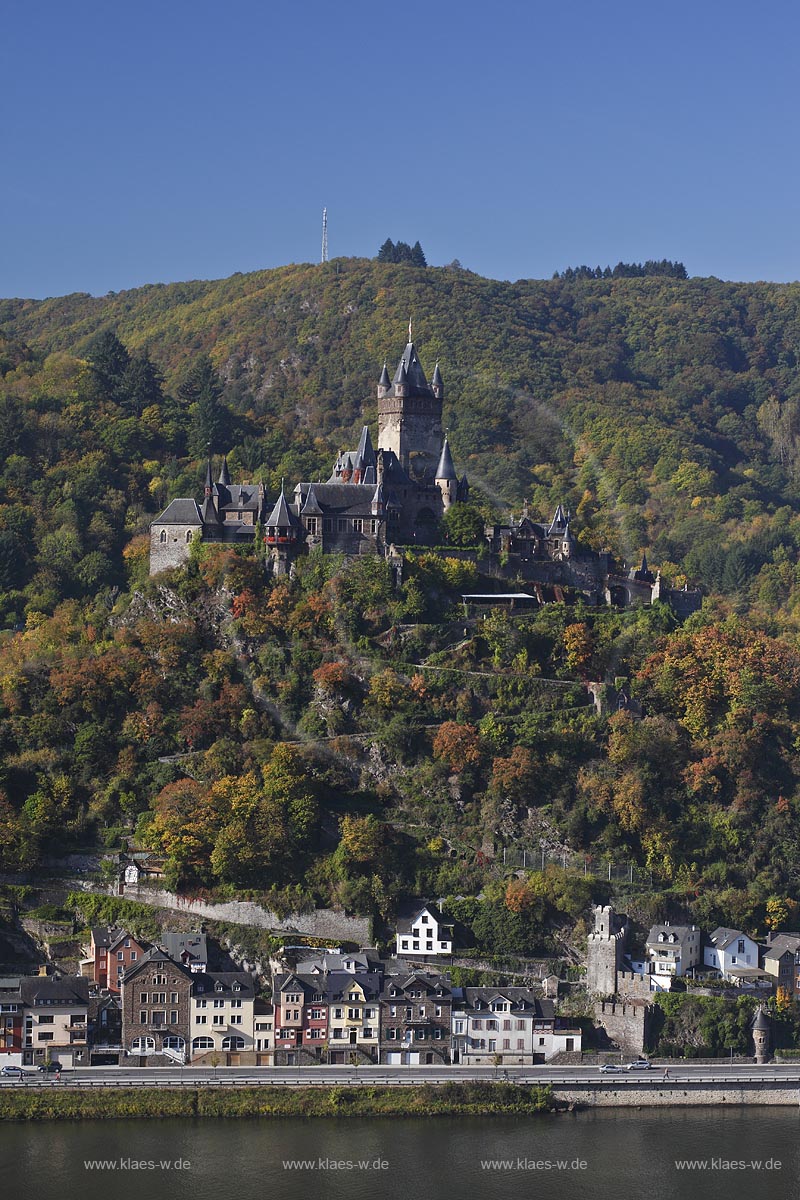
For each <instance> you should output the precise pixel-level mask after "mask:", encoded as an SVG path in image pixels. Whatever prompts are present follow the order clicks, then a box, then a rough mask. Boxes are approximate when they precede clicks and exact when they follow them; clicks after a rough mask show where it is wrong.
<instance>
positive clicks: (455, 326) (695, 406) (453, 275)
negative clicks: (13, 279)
mask: <svg viewBox="0 0 800 1200" xmlns="http://www.w3.org/2000/svg"><path fill="white" fill-rule="evenodd" d="M409 317H411V318H412V319H413V322H414V339H415V342H416V344H417V347H418V350H419V353H420V357H421V359H422V362H423V365H424V366H425V368H426V369H427V371H428V374H429V375H430V372H431V371H432V368H433V364H434V362H435V361H436V360H437V359H438V360H439V361H440V363H441V369H442V372H443V375H444V381H445V389H446V391H445V423H446V425H447V426H448V427H449V429H450V435H451V444H452V448H453V453H454V456H455V458H456V462H457V464H458V466H459V468H460V469H461V468H465V469H466V470H467V472H468V474H469V477H470V481H471V483H472V484H473V486H476V487H477V489H478V492H477V498H478V500H479V501H480V503H481V505H482V506H483V508H484V510H491V509H494V510H495V511H497V512H498V513H501V512H503V511H507V508H508V506H512V507H513V508H515V509H517V510H519V508H520V507H521V505H522V503H523V502H524V501H527V502H528V504H529V506H530V508H531V511H532V512H533V513H534V514H541V515H548V514H549V513H550V512H551V511H552V509H553V507H554V506H555V504H556V503H557V502H558V501H562V502H564V503H565V504H569V505H570V506H571V508H572V510H573V513H574V514H575V522H576V533H577V534H578V536H579V537H580V538H582V539H584V540H585V541H586V542H588V543H589V544H591V545H592V546H595V547H598V548H599V547H601V546H609V547H611V548H612V549H613V550H614V551H615V552H616V554H617V555H618V557H619V558H620V559H624V560H627V561H628V562H632V561H634V560H635V559H637V558H638V556H639V555H640V553H641V551H642V550H643V549H646V550H647V553H648V558H649V559H650V561H651V563H653V564H654V565H659V566H661V568H662V571H663V572H664V574H665V575H666V576H667V577H669V578H670V579H671V580H672V581H673V582H676V583H677V584H679V585H680V584H681V582H682V581H683V580H685V579H687V578H688V579H690V580H692V581H697V582H699V583H700V584H701V585H702V586H703V588H704V590H705V591H706V593H707V594H708V599H707V601H706V604H705V606H704V609H703V612H702V613H700V614H697V615H696V616H694V617H692V618H691V619H690V620H689V622H688V623H687V624H686V625H685V626H683V627H682V628H677V627H676V625H675V621H674V619H673V618H672V617H671V615H670V613H669V612H668V611H667V610H665V609H662V608H661V607H660V606H656V607H655V608H653V609H652V610H647V611H639V612H630V613H612V612H601V613H593V612H591V611H589V610H585V609H583V608H581V607H580V606H578V607H577V608H566V607H565V606H561V605H559V606H554V607H553V608H551V609H545V610H543V611H542V612H541V613H539V614H537V615H535V616H528V617H525V618H517V619H512V618H509V617H507V616H504V615H498V616H495V617H492V618H491V619H490V620H489V621H486V622H482V623H480V624H473V623H470V624H468V625H467V626H465V624H464V619H463V612H462V611H461V610H460V608H459V606H458V596H459V594H460V592H461V591H462V590H464V588H471V587H477V586H479V585H480V583H481V581H480V572H479V566H478V567H474V568H473V567H471V566H469V565H465V564H463V563H462V564H459V563H457V562H456V561H455V559H447V558H446V557H445V558H442V557H439V558H436V557H434V556H430V555H427V556H425V555H423V556H419V557H417V558H416V559H415V560H414V561H412V562H410V563H409V565H408V570H407V573H406V577H405V582H404V585H403V588H402V590H401V591H400V592H397V591H395V590H394V589H393V588H392V586H391V582H390V578H389V575H388V573H387V572H386V571H385V570H384V568H383V566H382V564H379V563H377V562H364V563H358V564H356V565H355V566H354V567H349V568H348V567H347V566H346V565H345V564H342V563H341V562H339V561H337V560H334V559H326V560H319V559H309V560H308V562H307V563H306V564H304V567H303V569H302V570H301V571H300V572H299V574H298V578H297V579H295V580H293V581H291V582H288V581H270V580H267V579H265V577H264V572H263V570H262V564H261V563H260V561H259V559H258V558H257V557H256V556H249V555H245V556H241V555H233V554H231V553H229V552H221V551H220V550H219V549H215V548H213V547H211V548H206V549H205V550H200V549H198V551H197V553H196V554H195V555H194V557H193V561H192V564H191V566H190V568H189V569H188V570H187V571H179V572H174V573H170V574H168V575H166V576H164V577H163V578H162V577H160V578H159V579H157V580H154V581H150V580H148V579H147V559H146V554H147V540H146V532H147V528H148V524H149V521H150V520H151V519H152V516H153V515H154V514H155V513H156V512H157V511H159V510H160V509H161V508H162V507H163V506H164V505H165V504H166V502H167V501H168V500H169V499H170V498H172V497H173V496H176V495H193V494H197V492H198V488H199V486H200V484H201V480H202V473H203V470H204V462H203V456H204V447H205V445H206V443H207V442H208V441H209V440H211V441H212V442H213V444H214V447H215V449H216V450H217V451H218V452H220V451H223V450H226V451H229V452H230V464H231V472H232V475H233V478H234V479H235V480H236V479H242V478H247V479H251V480H259V479H263V480H264V482H265V484H266V486H267V488H268V490H271V492H272V494H275V493H276V492H277V489H278V487H279V485H280V480H281V478H282V477H284V476H285V477H286V479H287V482H294V480H295V479H297V478H299V477H305V478H308V477H313V478H316V477H318V476H320V475H321V476H322V477H326V476H327V474H328V472H329V469H330V463H331V460H332V458H333V456H334V454H335V453H336V451H337V450H338V448H339V447H340V446H342V445H354V444H355V440H356V436H357V431H358V427H359V425H360V424H361V423H362V422H363V421H370V422H374V419H375V415H376V413H375V409H376V402H375V398H374V397H375V387H376V384H377V378H378V375H379V373H380V368H381V366H382V363H383V360H384V358H388V360H389V365H390V368H391V367H393V366H394V362H395V361H396V359H397V357H398V356H399V354H400V352H401V350H402V347H403V344H404V342H405V339H406V328H407V324H408V320H409ZM798 345H800V287H798V286H794V285H792V286H785V285H772V284H755V285H753V284H748V285H745V284H727V283H722V282H720V281H718V280H700V279H689V280H683V279H678V278H670V277H666V276H665V277H649V278H647V277H646V278H611V279H606V278H603V279H590V278H577V277H573V278H561V279H555V280H550V281H520V282H517V283H515V284H507V283H497V282H493V281H490V280H485V279H482V278H480V277H478V276H475V275H473V274H471V273H470V272H468V271H464V270H461V269H457V268H455V267H452V268H418V267H415V266H412V265H407V264H399V265H394V264H388V263H376V262H367V261H363V260H338V261H334V262H331V263H328V264H325V265H324V266H294V267H286V268H282V269H280V270H277V271H271V272H261V273H257V274H253V275H248V276H234V277H232V278H231V279H228V280H224V281H219V282H212V283H205V282H202V283H201V282H198V283H188V284H179V285H169V286H152V287H147V288H142V289H139V290H137V291H133V292H128V293H121V294H118V295H111V296H106V297H102V298H92V297H89V296H69V297H64V298H59V299H53V300H47V301H43V302H34V301H20V300H7V301H0V373H2V382H1V383H0V625H2V627H4V628H5V629H6V632H5V634H3V636H2V641H0V753H2V785H3V788H4V793H3V795H2V797H1V798H0V829H1V831H2V835H3V836H2V838H0V857H1V858H2V865H3V866H4V867H5V868H6V869H8V868H13V867H15V866H18V865H35V864H36V863H37V862H38V861H39V860H40V859H41V857H42V855H44V854H46V853H48V852H51V851H52V850H53V849H54V848H56V847H64V846H67V845H70V844H72V845H76V844H85V843H87V842H92V841H93V840H96V839H98V838H102V837H105V838H106V840H107V841H108V842H109V844H114V843H115V840H116V839H118V838H119V837H121V836H122V835H123V834H124V833H125V832H126V831H127V832H130V831H132V830H133V829H134V828H137V829H138V836H139V838H140V839H141V840H142V841H144V842H147V843H149V844H151V845H153V846H156V847H159V848H161V849H163V850H164V851H165V852H166V853H167V854H168V856H169V862H170V872H171V877H172V880H173V881H174V882H179V883H181V884H182V885H183V886H186V887H223V888H225V887H227V888H236V889H242V888H248V889H255V890H269V889H273V892H274V890H275V889H277V890H278V891H279V892H280V894H281V896H282V898H283V899H282V902H283V903H284V904H288V903H290V902H293V901H294V902H298V897H301V898H302V899H303V900H304V901H305V902H321V901H325V902H328V901H331V900H338V901H340V902H342V903H345V904H347V905H349V906H350V907H353V908H357V909H360V910H362V911H376V912H379V913H383V914H385V913H387V912H390V911H391V910H392V907H393V905H394V904H395V903H396V902H397V900H398V899H399V898H400V897H402V895H404V894H408V893H419V892H420V891H423V892H428V893H429V894H446V893H448V892H453V893H468V892H470V891H471V890H478V889H479V888H481V887H484V888H486V899H485V901H484V902H483V903H484V906H485V910H486V911H484V912H482V913H481V914H478V916H476V915H475V914H472V918H473V921H472V923H473V927H476V923H477V927H479V928H483V929H484V931H485V940H486V942H487V944H488V943H489V942H491V941H492V939H494V944H499V943H502V944H504V945H506V946H507V947H508V946H511V945H512V944H513V945H521V944H523V943H524V944H526V945H530V943H531V938H532V937H533V938H534V939H535V938H536V937H539V939H540V941H541V942H542V944H545V942H546V934H545V932H544V931H545V930H546V928H547V927H548V922H552V921H557V920H558V919H563V918H565V917H570V916H574V915H575V914H577V913H579V912H580V910H581V906H582V904H584V903H585V901H586V895H585V894H584V892H583V891H582V890H581V889H582V887H583V885H581V886H578V884H577V883H576V881H575V880H570V879H567V880H566V881H565V879H564V878H561V877H558V878H557V877H556V876H555V875H553V874H552V872H551V873H550V874H549V875H547V876H538V875H535V876H532V877H531V878H530V879H529V880H527V881H526V880H522V881H518V880H517V881H514V880H512V881H511V882H510V883H509V881H508V880H507V879H506V878H504V876H503V873H502V871H501V870H499V868H498V867H497V865H496V864H493V863H492V857H493V855H494V854H495V852H499V851H500V850H501V849H502V848H503V847H517V848H521V847H526V848H528V849H530V850H531V851H533V850H536V849H539V848H541V846H542V844H544V845H545V846H546V847H548V848H550V849H552V850H554V851H555V850H557V849H563V850H564V852H565V853H566V852H575V853H578V852H584V853H587V854H590V855H592V856H593V857H595V858H597V857H599V856H602V855H606V854H608V855H612V856H614V857H616V858H625V859H626V860H627V859H629V860H630V861H632V862H634V861H635V862H637V863H639V864H640V865H641V866H642V867H643V868H644V869H646V870H647V871H648V872H651V873H652V875H653V879H654V885H655V887H656V889H661V890H662V891H663V895H664V897H665V898H666V897H671V898H672V899H671V900H670V903H675V904H677V905H679V906H681V907H682V910H684V911H691V912H692V914H693V915H695V916H697V917H698V918H701V919H703V918H708V919H710V920H711V919H720V920H724V921H725V922H726V923H735V922H741V923H749V924H750V925H751V926H752V927H754V928H755V927H756V926H760V925H763V923H764V922H765V921H766V920H769V921H771V922H772V923H773V924H775V923H778V924H779V923H780V922H781V921H784V920H790V919H791V916H792V913H793V909H792V904H791V900H792V897H793V896H794V895H795V894H796V892H797V886H798V877H799V876H800V845H799V844H798V837H797V833H798V824H797V822H798V812H799V811H800V807H799V806H800V792H798V780H800V753H798V747H800V740H798V739H800V702H799V701H798V683H800V649H799V648H798V644H797V636H798V621H799V620H800V571H798V567H797V558H798V545H799V544H800V518H799V517H798V499H799V497H798V487H799V486H800V440H798V439H799V438H800V403H799V402H798V392H799V389H798V375H797V367H796V348H797V346H798ZM373 429H374V425H373ZM620 678H626V679H629V680H630V682H631V688H632V690H633V693H634V695H635V697H637V698H638V700H639V701H640V702H641V703H642V705H643V711H644V718H643V719H641V720H639V719H637V718H636V717H634V716H631V715H629V714H626V713H622V714H617V715H613V716H610V717H609V716H608V715H607V714H604V715H598V714H597V713H596V712H595V710H594V709H593V708H592V707H591V705H588V704H587V696H586V692H585V690H584V688H583V683H584V682H585V680H587V679H594V680H599V681H605V682H607V683H609V684H612V683H614V681H615V680H619V679H620ZM548 681H553V682H548ZM176 754H177V755H190V758H188V759H181V760H180V761H179V762H178V763H174V762H173V763H170V762H162V761H159V760H160V759H166V758H169V757H171V756H173V755H176ZM755 828H758V829H759V836H758V837H755V835H754V833H753V830H754V829H755ZM571 889H572V890H571ZM273 900H275V895H273ZM278 902H280V901H278ZM664 903H667V900H666V899H665V901H664ZM481 922H482V924H481ZM526 923H527V924H526ZM531 930H534V931H536V932H534V933H532V932H531ZM492 931H494V932H492Z"/></svg>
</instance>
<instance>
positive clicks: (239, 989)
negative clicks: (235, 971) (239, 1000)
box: [233, 979, 242, 992]
mask: <svg viewBox="0 0 800 1200" xmlns="http://www.w3.org/2000/svg"><path fill="white" fill-rule="evenodd" d="M233 990H234V991H235V992H240V991H241V990H242V985H241V984H240V983H239V981H238V979H237V981H236V982H235V983H234V985H233Z"/></svg>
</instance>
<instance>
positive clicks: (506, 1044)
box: [503, 1038, 511, 1050]
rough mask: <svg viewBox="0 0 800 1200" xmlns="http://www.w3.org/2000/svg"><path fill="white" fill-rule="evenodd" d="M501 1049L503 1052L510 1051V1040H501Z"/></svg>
mask: <svg viewBox="0 0 800 1200" xmlns="http://www.w3.org/2000/svg"><path fill="white" fill-rule="evenodd" d="M503 1049H504V1050H510V1049H511V1038H503Z"/></svg>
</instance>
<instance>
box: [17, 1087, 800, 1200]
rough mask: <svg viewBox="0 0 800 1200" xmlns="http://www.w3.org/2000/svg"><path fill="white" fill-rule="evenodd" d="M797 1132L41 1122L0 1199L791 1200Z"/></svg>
mask: <svg viewBox="0 0 800 1200" xmlns="http://www.w3.org/2000/svg"><path fill="white" fill-rule="evenodd" d="M798 1134H800V1114H799V1113H798V1110H795V1109H767V1108H737V1109H718V1108H713V1109H702V1110H699V1111H698V1110H697V1109H682V1108H674V1109H660V1110H658V1111H656V1110H649V1111H648V1110H641V1111H631V1110H630V1109H627V1110H622V1109H617V1110H608V1109H607V1110H602V1111H595V1112H582V1113H567V1114H560V1115H554V1116H541V1117H529V1118H519V1117H514V1118H511V1117H486V1118H479V1117H434V1118H430V1119H428V1120H421V1119H419V1118H417V1117H414V1118H372V1119H370V1118H351V1119H347V1118H311V1119H307V1120H303V1119H299V1118H290V1119H289V1118H287V1119H279V1120H264V1119H259V1120H253V1121H247V1120H217V1119H183V1118H180V1119H170V1120H164V1121H155V1120H139V1121H133V1120H131V1121H119V1120H109V1121H86V1122H74V1123H73V1122H47V1121H42V1122H32V1123H30V1124H5V1125H3V1126H1V1127H0V1197H2V1200H17V1197H20V1198H21V1197H31V1200H184V1198H186V1200H203V1198H205V1197H213V1198H214V1200H229V1198H230V1200H262V1198H263V1200H284V1198H286V1200H289V1198H291V1200H303V1198H304V1197H309V1198H313V1200H328V1198H331V1200H337V1198H338V1197H341V1198H342V1200H362V1198H364V1200H367V1198H368V1200H408V1197H409V1195H416V1196H424V1197H425V1198H426V1200H452V1198H454V1197H457V1198H459V1200H462V1198H463V1200H471V1198H472V1197H475V1198H476V1200H484V1198H488V1200H494V1198H495V1197H497V1198H498V1200H499V1198H501V1197H503V1198H504V1197H520V1200H523V1198H527V1197H534V1196H542V1197H547V1198H548V1200H561V1198H562V1197H563V1198H565V1200H566V1198H570V1200H572V1198H573V1197H575V1198H578V1200H583V1198H585V1200H595V1198H597V1200H601V1198H602V1200H628V1198H630V1200H639V1198H642V1200H645V1198H647V1200H652V1198H654V1197H658V1198H659V1200H662V1198H663V1200H666V1198H672V1197H675V1198H676V1200H716V1197H719V1198H720V1200H739V1198H740V1197H741V1198H742V1200H745V1198H747V1200H761V1198H762V1197H763V1198H764V1200H772V1198H773V1197H780V1200H794V1198H795V1197H798V1198H800V1137H798ZM98 1162H104V1163H105V1164H106V1165H105V1166H104V1167H103V1166H98V1165H97V1163H98ZM681 1162H682V1163H684V1164H686V1163H691V1162H693V1163H694V1165H692V1166H686V1165H684V1166H683V1167H680V1166H678V1163H681ZM93 1163H94V1164H95V1165H92V1164H93ZM134 1163H136V1164H138V1165H134ZM168 1164H169V1165H168ZM178 1164H180V1165H178ZM733 1164H736V1165H735V1166H734V1165H733Z"/></svg>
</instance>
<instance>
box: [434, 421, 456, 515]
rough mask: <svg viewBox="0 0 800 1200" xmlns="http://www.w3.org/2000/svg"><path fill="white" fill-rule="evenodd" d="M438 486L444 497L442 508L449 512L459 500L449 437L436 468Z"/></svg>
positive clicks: (445, 440) (445, 441)
mask: <svg viewBox="0 0 800 1200" xmlns="http://www.w3.org/2000/svg"><path fill="white" fill-rule="evenodd" d="M436 486H437V487H438V489H439V491H440V492H441V495H442V508H443V509H444V511H445V512H447V510H448V508H449V507H450V505H451V504H455V502H456V500H457V499H458V476H457V475H456V468H455V465H454V463H453V456H452V454H451V453H450V443H449V441H448V440H447V437H445V439H444V445H443V446H442V453H441V454H440V456H439V465H438V466H437V468H436Z"/></svg>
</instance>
